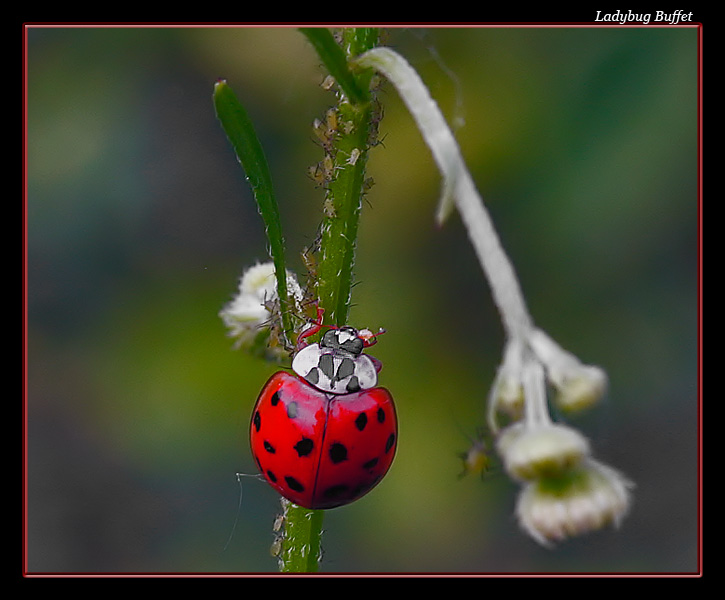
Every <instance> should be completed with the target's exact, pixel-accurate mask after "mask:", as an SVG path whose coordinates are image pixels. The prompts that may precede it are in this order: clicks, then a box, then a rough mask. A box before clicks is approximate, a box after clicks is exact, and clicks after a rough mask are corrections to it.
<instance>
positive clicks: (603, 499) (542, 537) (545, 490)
mask: <svg viewBox="0 0 725 600" xmlns="http://www.w3.org/2000/svg"><path fill="white" fill-rule="evenodd" d="M632 487H633V484H632V483H631V482H630V481H628V480H627V479H626V478H625V477H624V476H622V475H621V474H620V473H619V472H617V471H615V470H614V469H612V468H611V467H608V466H606V465H603V464H601V463H598V462H596V461H594V460H589V461H587V463H586V464H585V465H583V466H582V467H581V468H580V469H574V470H572V471H571V472H569V473H567V474H566V475H564V476H562V477H557V478H542V479H537V480H535V481H531V482H529V483H527V484H526V486H524V488H523V489H522V490H521V493H520V496H519V499H518V503H517V506H516V516H517V517H518V520H519V524H520V525H521V527H522V528H523V530H524V531H526V533H528V534H529V535H530V536H531V537H532V538H534V539H535V540H536V541H537V542H539V543H540V544H542V545H543V546H551V545H552V543H554V542H559V541H563V540H565V539H567V538H569V537H573V536H577V535H582V534H585V533H589V532H591V531H595V530H598V529H601V528H603V527H605V526H607V525H614V526H615V527H617V526H619V524H620V522H621V521H622V519H623V518H624V517H625V516H626V514H627V512H628V511H629V507H630V503H631V496H630V492H629V490H630V489H631V488H632Z"/></svg>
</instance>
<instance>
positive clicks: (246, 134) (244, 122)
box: [214, 80, 291, 334]
mask: <svg viewBox="0 0 725 600" xmlns="http://www.w3.org/2000/svg"><path fill="white" fill-rule="evenodd" d="M214 108H215V110H216V114H217V118H218V119H219V121H220V123H221V125H222V128H223V129H224V132H225V133H226V135H227V138H229V141H230V142H231V144H232V147H233V148H234V151H235V152H236V155H237V158H238V159H239V162H240V163H241V165H242V168H243V169H244V171H245V173H246V174H247V179H248V180H249V184H250V185H251V187H252V192H253V194H254V199H255V200H256V202H257V208H258V209H259V214H260V215H261V216H262V220H263V221H264V228H265V232H266V234H267V240H268V242H269V249H270V254H271V257H272V261H273V262H274V268H275V271H276V277H277V293H278V295H279V298H280V303H281V312H282V322H283V328H284V330H285V333H286V334H287V333H288V332H290V331H291V329H290V323H289V315H288V311H287V310H286V307H287V305H288V299H287V277H286V270H285V256H284V254H285V250H284V238H283V236H282V224H281V221H280V217H279V209H278V208H277V200H276V199H275V196H274V188H273V186H272V176H271V174H270V172H269V166H268V164H267V158H266V157H265V155H264V150H263V149H262V144H261V143H260V141H259V138H258V137H257V133H256V131H255V130H254V126H253V125H252V122H251V120H250V119H249V116H248V115H247V111H246V110H245V109H244V107H243V106H242V104H241V103H240V102H239V100H238V99H237V97H236V96H235V95H234V92H233V91H232V89H231V88H230V87H229V86H228V85H227V83H226V81H224V80H219V81H217V83H216V84H215V86H214Z"/></svg>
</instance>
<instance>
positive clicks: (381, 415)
mask: <svg viewBox="0 0 725 600" xmlns="http://www.w3.org/2000/svg"><path fill="white" fill-rule="evenodd" d="M378 423H385V411H384V410H383V409H382V408H378Z"/></svg>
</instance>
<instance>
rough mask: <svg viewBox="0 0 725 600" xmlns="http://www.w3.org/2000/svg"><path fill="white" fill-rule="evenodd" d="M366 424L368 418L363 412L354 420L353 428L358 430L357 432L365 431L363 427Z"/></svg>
mask: <svg viewBox="0 0 725 600" xmlns="http://www.w3.org/2000/svg"><path fill="white" fill-rule="evenodd" d="M367 424H368V416H367V415H366V414H365V413H364V412H361V413H360V414H359V415H358V416H357V418H356V419H355V427H357V428H358V431H362V430H363V429H365V425H367Z"/></svg>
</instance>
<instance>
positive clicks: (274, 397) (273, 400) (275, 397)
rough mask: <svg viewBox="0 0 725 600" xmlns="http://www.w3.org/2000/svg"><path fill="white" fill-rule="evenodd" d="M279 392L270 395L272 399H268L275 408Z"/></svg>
mask: <svg viewBox="0 0 725 600" xmlns="http://www.w3.org/2000/svg"><path fill="white" fill-rule="evenodd" d="M279 400H280V397H279V390H278V391H276V392H275V393H274V394H272V398H270V402H271V403H272V406H277V405H278V404H279Z"/></svg>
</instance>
